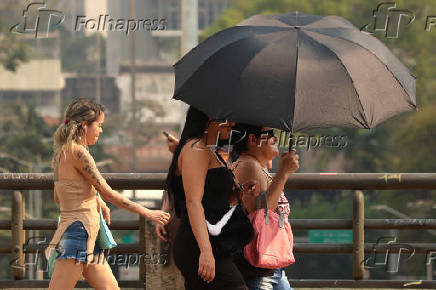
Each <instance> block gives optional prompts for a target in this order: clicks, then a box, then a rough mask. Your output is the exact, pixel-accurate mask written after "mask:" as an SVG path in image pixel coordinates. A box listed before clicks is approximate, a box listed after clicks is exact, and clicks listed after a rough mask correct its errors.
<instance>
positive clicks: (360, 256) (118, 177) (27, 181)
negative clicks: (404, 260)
mask: <svg viewBox="0 0 436 290" xmlns="http://www.w3.org/2000/svg"><path fill="white" fill-rule="evenodd" d="M103 176H104V177H105V179H106V180H107V182H108V183H109V185H110V186H111V187H112V188H114V189H162V188H163V185H164V180H165V177H166V173H132V174H116V173H112V174H103ZM52 188H53V175H52V174H21V173H19V174H18V173H6V174H0V190H14V194H13V198H12V209H11V210H12V212H11V220H10V221H9V220H2V221H0V230H11V236H12V238H11V245H0V254H10V255H11V261H18V260H19V261H22V263H23V262H24V258H23V257H24V255H25V254H26V253H35V252H37V251H41V250H43V247H44V246H41V245H25V244H24V234H25V231H26V230H55V229H56V225H57V222H56V221H55V220H29V219H25V218H24V216H25V215H24V212H25V209H24V202H23V198H22V195H21V193H20V192H19V190H29V189H32V190H42V189H52ZM286 189H350V190H355V192H354V196H353V203H352V212H353V216H352V219H291V224H292V228H293V230H309V229H352V230H353V243H352V244H309V243H296V244H295V247H294V252H295V253H319V254H327V253H328V254H344V253H346V254H351V255H352V260H353V262H352V265H353V267H352V275H353V279H354V280H292V279H291V280H290V281H291V285H292V286H293V287H295V288H299V287H311V288H325V287H337V288H430V289H436V281H433V280H425V281H397V280H364V266H365V265H364V263H363V261H364V255H365V253H374V251H375V252H386V251H387V245H386V244H379V245H374V244H371V243H366V244H365V243H364V234H365V230H377V229H379V230H380V229H383V230H388V229H389V230H391V229H397V230H406V229H413V230H416V229H436V219H365V218H364V198H363V192H362V191H361V190H366V189H378V190H387V189H411V190H418V189H436V174H434V173H337V174H336V173H324V174H323V173H296V174H293V175H292V177H291V178H290V179H289V180H288V182H287V183H286ZM145 224H146V222H145V220H144V219H142V218H140V219H139V220H131V221H117V220H113V221H112V223H111V226H110V228H111V229H113V230H139V231H140V241H139V243H138V244H120V245H118V246H117V247H116V248H114V249H113V250H112V251H111V252H113V253H145V244H146V240H145ZM409 245H410V246H412V247H413V248H414V250H415V252H416V253H427V252H428V251H436V243H421V244H409ZM22 266H24V265H22ZM145 267H146V266H145V265H144V263H143V261H141V262H140V274H139V279H138V280H137V281H119V285H120V287H133V288H135V287H136V288H144V287H145V280H146V270H145ZM24 271H25V268H24V267H15V268H14V269H13V271H12V273H13V278H14V279H15V280H8V281H0V286H1V287H2V288H38V287H41V288H44V287H47V286H48V281H47V280H22V279H23V278H24V273H25V272H24ZM88 286H89V285H88V284H87V283H86V282H79V283H78V285H77V286H76V287H88Z"/></svg>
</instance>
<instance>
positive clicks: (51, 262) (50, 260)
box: [48, 216, 61, 278]
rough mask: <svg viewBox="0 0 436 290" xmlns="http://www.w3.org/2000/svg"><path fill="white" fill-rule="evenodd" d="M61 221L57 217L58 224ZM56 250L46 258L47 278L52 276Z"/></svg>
mask: <svg viewBox="0 0 436 290" xmlns="http://www.w3.org/2000/svg"><path fill="white" fill-rule="evenodd" d="M60 221H61V216H58V224H59V222H60ZM56 253H57V252H56V248H54V249H53V251H52V252H51V253H50V257H49V258H48V276H49V277H50V278H51V276H52V275H53V269H54V265H55V263H56Z"/></svg>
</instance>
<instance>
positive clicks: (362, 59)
mask: <svg viewBox="0 0 436 290" xmlns="http://www.w3.org/2000/svg"><path fill="white" fill-rule="evenodd" d="M174 67H175V74H176V86H175V92H174V96H173V98H175V99H178V100H182V101H185V102H186V103H188V104H190V105H192V106H194V107H196V108H197V109H200V110H202V111H203V112H205V113H206V114H208V115H209V116H210V117H212V118H214V119H226V120H230V121H235V122H243V123H249V124H253V125H259V126H269V127H274V128H280V129H284V130H287V131H300V130H304V129H311V128H322V127H359V128H367V129H369V128H372V127H374V126H375V125H377V124H378V123H380V122H382V121H383V120H385V119H387V118H389V117H391V116H393V115H395V114H397V113H399V112H402V111H407V110H411V109H414V108H416V96H415V94H416V87H415V78H414V77H413V76H412V75H411V74H410V72H409V70H408V69H407V68H406V66H404V65H403V64H402V63H401V62H400V61H399V60H398V59H397V57H396V56H395V55H394V54H393V53H392V52H391V51H390V50H389V49H388V48H387V47H386V46H385V45H384V44H383V43H382V42H380V41H379V40H378V39H377V38H375V37H373V36H371V35H368V34H365V33H363V32H361V31H360V30H359V29H357V28H356V27H354V26H353V25H352V24H351V23H350V22H349V21H347V20H345V19H343V18H341V17H338V16H325V17H324V16H315V15H306V14H301V13H298V12H295V13H292V14H284V15H255V16H253V17H251V18H248V19H247V20H245V21H243V22H241V23H240V24H238V25H237V26H234V27H231V28H228V29H225V30H222V31H220V32H218V33H216V34H214V35H213V36H211V37H210V38H208V39H207V40H205V41H204V42H202V43H200V44H199V45H198V46H197V47H195V48H194V49H192V50H191V51H190V52H189V53H188V54H186V55H185V56H184V57H183V58H182V59H181V60H180V61H178V62H177V63H176V64H175V65H174Z"/></svg>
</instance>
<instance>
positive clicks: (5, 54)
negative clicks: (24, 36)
mask: <svg viewBox="0 0 436 290" xmlns="http://www.w3.org/2000/svg"><path fill="white" fill-rule="evenodd" d="M15 2H16V1H13V0H2V2H1V3H0V65H2V66H3V67H4V68H5V69H6V70H9V71H16V69H17V67H18V65H19V64H20V63H22V62H26V61H27V60H28V53H27V47H26V45H25V44H24V43H23V42H21V41H20V40H19V39H18V37H17V36H16V35H15V34H12V33H10V32H9V29H10V25H9V24H10V23H14V22H11V21H10V20H11V17H10V15H13V14H14V13H10V11H16V9H15V8H14V5H13V4H14V3H15ZM18 15H20V14H18Z"/></svg>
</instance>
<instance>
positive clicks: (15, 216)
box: [11, 191, 25, 280]
mask: <svg viewBox="0 0 436 290" xmlns="http://www.w3.org/2000/svg"><path fill="white" fill-rule="evenodd" d="M24 214H25V208H24V199H23V195H22V194H21V192H19V191H14V194H13V197H12V214H11V233H12V240H11V241H12V245H11V269H12V276H13V277H14V279H15V280H22V279H23V278H24V274H25V267H24V260H25V256H24V254H23V244H24V240H25V232H24V230H23V219H24Z"/></svg>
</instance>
